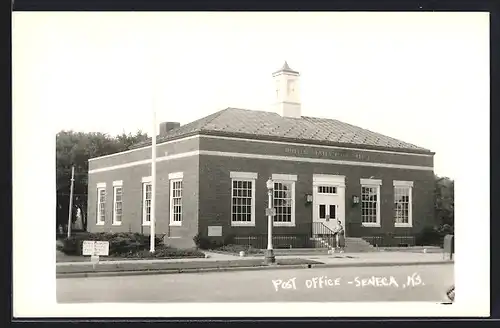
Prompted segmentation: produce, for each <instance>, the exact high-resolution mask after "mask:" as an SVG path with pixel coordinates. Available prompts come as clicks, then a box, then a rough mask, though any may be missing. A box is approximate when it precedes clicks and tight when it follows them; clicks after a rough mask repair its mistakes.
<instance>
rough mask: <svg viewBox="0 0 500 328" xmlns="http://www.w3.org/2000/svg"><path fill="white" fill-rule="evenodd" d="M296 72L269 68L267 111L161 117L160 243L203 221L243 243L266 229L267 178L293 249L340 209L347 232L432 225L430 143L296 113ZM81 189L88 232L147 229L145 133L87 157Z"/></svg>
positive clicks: (331, 222)
mask: <svg viewBox="0 0 500 328" xmlns="http://www.w3.org/2000/svg"><path fill="white" fill-rule="evenodd" d="M299 76H300V75H299V73H298V72H296V71H294V70H292V69H290V67H289V66H288V65H287V64H286V63H285V65H284V66H283V68H282V69H281V70H279V71H277V72H275V73H274V74H273V77H274V79H275V81H276V97H277V104H276V111H275V112H265V111H254V110H246V109H236V108H227V109H224V110H221V111H218V112H216V113H214V114H212V115H209V116H207V117H204V118H201V119H199V120H196V121H194V122H191V123H189V124H186V125H183V126H181V125H180V124H179V123H175V122H166V123H162V124H161V125H160V133H159V135H158V137H157V156H158V157H157V198H156V199H157V202H156V233H158V234H165V235H166V237H165V238H166V241H167V242H168V243H169V244H171V245H174V246H179V247H188V246H192V245H193V237H194V236H195V235H197V234H200V235H203V236H208V235H209V231H210V234H213V233H214V231H215V234H218V232H220V231H222V236H221V237H220V238H224V237H227V236H234V237H236V239H237V240H239V241H240V242H241V241H242V240H243V241H245V240H247V241H248V242H251V240H254V239H256V238H258V236H263V235H266V234H267V217H266V216H265V208H266V207H267V201H268V198H267V189H266V181H267V180H268V178H271V179H272V180H273V182H274V200H273V203H274V204H273V205H274V207H275V209H276V215H275V216H274V227H275V228H274V229H273V233H274V235H275V236H276V237H275V238H276V240H277V241H278V240H281V239H283V238H284V237H287V238H288V240H292V241H294V242H293V243H294V247H313V246H312V244H311V243H309V242H308V241H309V240H311V238H308V236H309V237H310V236H311V235H314V234H318V229H320V230H321V229H323V230H324V231H328V229H333V228H334V226H335V222H336V220H337V219H339V220H341V221H342V222H344V226H345V228H346V234H347V237H370V236H377V235H381V234H387V233H391V234H393V235H394V236H395V237H398V236H400V237H404V236H412V235H415V234H416V233H418V232H419V231H420V230H421V229H422V228H423V227H424V226H425V225H426V224H427V223H430V224H432V220H433V216H434V214H433V184H434V172H433V158H434V153H433V152H431V151H429V150H427V149H424V148H421V147H417V146H415V145H412V144H409V143H406V142H403V141H400V140H396V139H394V138H391V137H388V136H384V135H381V134H378V133H375V132H371V131H368V130H365V129H362V128H360V127H357V126H353V125H350V124H346V123H343V122H340V121H337V120H334V119H325V118H315V117H307V116H302V113H301V105H300V99H299ZM88 188H89V190H88V197H89V198H88V204H89V205H88V218H89V220H88V230H89V231H93V232H96V231H114V232H120V231H132V232H142V233H145V234H148V233H149V227H150V213H151V207H150V206H151V140H149V141H148V142H144V143H141V144H139V145H137V146H136V147H135V148H134V149H132V150H128V151H125V152H121V153H117V154H113V155H108V156H102V157H98V158H92V159H90V160H89V183H88ZM357 200H359V202H358V201H357ZM325 229H326V230H325ZM280 238H281V239H280ZM394 240H396V241H397V238H395V239H394ZM396 241H395V242H396Z"/></svg>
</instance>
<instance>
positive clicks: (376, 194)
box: [361, 179, 382, 227]
mask: <svg viewBox="0 0 500 328" xmlns="http://www.w3.org/2000/svg"><path fill="white" fill-rule="evenodd" d="M381 184H382V181H381V180H376V179H361V223H362V225H364V226H377V227H379V226H380V185H381Z"/></svg>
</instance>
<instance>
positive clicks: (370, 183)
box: [359, 179, 382, 228]
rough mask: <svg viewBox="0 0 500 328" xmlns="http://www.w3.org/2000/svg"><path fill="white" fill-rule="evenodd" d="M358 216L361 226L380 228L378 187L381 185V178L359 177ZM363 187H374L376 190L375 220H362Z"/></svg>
mask: <svg viewBox="0 0 500 328" xmlns="http://www.w3.org/2000/svg"><path fill="white" fill-rule="evenodd" d="M360 184H361V188H360V196H361V197H360V198H361V199H360V202H359V204H360V208H361V211H360V216H361V225H362V226H363V227H375V228H380V227H381V223H380V212H381V208H380V189H381V186H382V180H381V179H360ZM363 188H375V190H376V195H377V203H376V204H377V208H376V213H375V219H376V222H363Z"/></svg>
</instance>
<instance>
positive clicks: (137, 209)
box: [88, 156, 198, 244]
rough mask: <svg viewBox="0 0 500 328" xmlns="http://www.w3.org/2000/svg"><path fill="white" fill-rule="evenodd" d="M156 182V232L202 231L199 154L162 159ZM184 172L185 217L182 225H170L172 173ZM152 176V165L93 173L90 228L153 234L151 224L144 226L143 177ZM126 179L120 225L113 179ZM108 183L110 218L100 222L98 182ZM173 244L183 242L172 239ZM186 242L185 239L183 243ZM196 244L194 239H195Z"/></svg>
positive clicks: (188, 234) (186, 232) (92, 229)
mask: <svg viewBox="0 0 500 328" xmlns="http://www.w3.org/2000/svg"><path fill="white" fill-rule="evenodd" d="M156 168H157V185H156V189H157V190H156V195H157V196H156V234H166V235H168V236H171V237H178V236H189V237H191V239H192V237H193V236H194V235H196V233H197V231H198V226H197V220H198V159H197V157H196V156H193V157H189V158H183V159H176V160H170V161H165V162H159V163H157V164H156ZM173 172H183V175H184V178H183V190H182V192H183V197H182V206H183V218H182V226H180V227H176V226H170V225H169V222H170V219H169V215H170V210H169V206H170V201H169V200H170V198H169V197H170V193H169V192H170V190H169V189H170V188H169V180H168V174H169V173H173ZM147 176H151V165H139V166H134V167H129V168H123V169H116V170H110V171H105V172H99V173H93V174H90V175H89V184H88V185H89V193H88V195H89V196H88V197H89V207H88V217H89V224H88V230H89V231H91V232H103V231H104V232H109V231H112V232H129V231H130V232H140V233H144V234H149V233H150V227H148V226H143V225H142V181H141V180H142V177H147ZM115 180H122V181H123V196H122V197H123V205H122V206H123V216H122V224H121V225H120V226H114V225H112V214H113V181H115ZM100 182H105V183H106V192H107V197H106V198H107V199H106V221H105V224H104V225H102V226H101V225H96V220H97V214H96V209H97V192H96V188H97V183H100ZM169 242H171V243H172V244H175V243H178V242H181V241H179V240H177V239H176V238H174V239H171V240H170V239H169ZM183 243H184V242H183ZM191 244H192V240H191Z"/></svg>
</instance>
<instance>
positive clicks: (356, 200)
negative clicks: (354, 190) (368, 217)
mask: <svg viewBox="0 0 500 328" xmlns="http://www.w3.org/2000/svg"><path fill="white" fill-rule="evenodd" d="M352 204H353V205H356V204H359V196H356V195H353V196H352Z"/></svg>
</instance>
